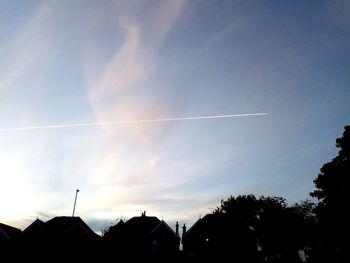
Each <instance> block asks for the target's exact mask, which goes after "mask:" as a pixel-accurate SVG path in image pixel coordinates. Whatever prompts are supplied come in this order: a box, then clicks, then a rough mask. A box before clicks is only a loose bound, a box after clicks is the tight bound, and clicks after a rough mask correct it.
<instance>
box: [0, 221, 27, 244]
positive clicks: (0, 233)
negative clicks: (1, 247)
mask: <svg viewBox="0 0 350 263" xmlns="http://www.w3.org/2000/svg"><path fill="white" fill-rule="evenodd" d="M21 232H22V231H21V230H20V229H18V228H15V227H12V226H9V225H6V224H2V223H0V241H1V240H11V239H13V238H16V237H18V236H19V235H20V234H21Z"/></svg>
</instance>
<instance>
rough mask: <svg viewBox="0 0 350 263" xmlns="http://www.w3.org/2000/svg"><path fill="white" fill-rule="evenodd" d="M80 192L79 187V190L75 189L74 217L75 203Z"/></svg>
mask: <svg viewBox="0 0 350 263" xmlns="http://www.w3.org/2000/svg"><path fill="white" fill-rule="evenodd" d="M78 193H79V189H77V190H76V191H75V199H74V207H73V215H72V217H74V212H75V204H76V203H77V197H78Z"/></svg>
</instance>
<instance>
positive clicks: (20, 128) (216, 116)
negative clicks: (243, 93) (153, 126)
mask: <svg viewBox="0 0 350 263" xmlns="http://www.w3.org/2000/svg"><path fill="white" fill-rule="evenodd" d="M264 115H267V113H264V112H259V113H244V114H226V115H209V116H194V117H178V118H163V119H145V120H126V121H109V122H88V123H72V124H52V125H40V126H27V127H10V128H0V131H20V130H36V129H53V128H69V127H84V126H104V125H121V124H142V123H152V122H170V121H189V120H207V119H223V118H236V117H251V116H264Z"/></svg>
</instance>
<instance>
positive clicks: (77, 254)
mask: <svg viewBox="0 0 350 263" xmlns="http://www.w3.org/2000/svg"><path fill="white" fill-rule="evenodd" d="M100 239H101V237H100V236H99V235H97V234H96V233H95V232H94V231H93V230H92V229H91V228H90V227H89V226H88V225H87V224H86V223H85V222H84V221H83V220H82V219H81V218H80V217H66V216H60V217H54V218H52V219H51V220H49V221H47V222H43V221H41V220H39V219H36V220H35V221H34V222H33V223H32V224H30V225H29V226H28V227H27V228H26V229H25V230H24V231H23V232H22V234H21V235H20V236H19V238H18V240H19V243H18V248H19V249H20V251H21V253H22V255H23V256H25V257H27V258H30V259H35V260H42V261H43V262H44V261H45V259H46V257H45V253H46V254H50V255H53V256H54V257H55V260H58V259H59V260H64V259H65V258H66V257H67V256H70V257H71V258H72V257H74V258H79V259H80V260H82V259H89V258H91V257H93V256H96V255H97V254H99V249H100V248H101V247H100V242H98V241H99V240H100ZM43 251H44V252H45V253H43Z"/></svg>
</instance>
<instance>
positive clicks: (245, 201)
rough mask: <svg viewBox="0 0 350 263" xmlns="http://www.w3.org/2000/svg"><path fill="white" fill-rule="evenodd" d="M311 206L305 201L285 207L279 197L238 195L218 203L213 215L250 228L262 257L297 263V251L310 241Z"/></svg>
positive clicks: (312, 215)
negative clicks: (220, 214) (217, 214)
mask: <svg viewBox="0 0 350 263" xmlns="http://www.w3.org/2000/svg"><path fill="white" fill-rule="evenodd" d="M314 206H315V205H314V204H313V203H312V202H311V201H308V200H307V201H303V202H301V203H300V204H294V205H293V206H288V205H287V202H286V200H285V199H284V198H282V197H265V196H261V197H259V198H256V197H255V196H254V195H239V196H237V197H234V196H230V197H229V198H228V199H227V200H221V204H220V206H218V207H217V208H216V210H215V211H214V213H222V214H226V215H228V216H229V217H230V218H231V220H234V221H238V222H240V223H241V224H246V225H248V226H249V227H250V228H252V229H253V231H254V233H255V237H256V239H257V241H258V243H259V246H260V247H261V249H262V255H264V256H267V257H270V258H273V257H275V256H276V255H280V256H281V257H283V258H280V260H282V261H283V262H297V261H298V255H297V251H298V250H300V249H303V248H305V247H306V246H311V245H312V243H313V240H314V234H315V216H314Z"/></svg>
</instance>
